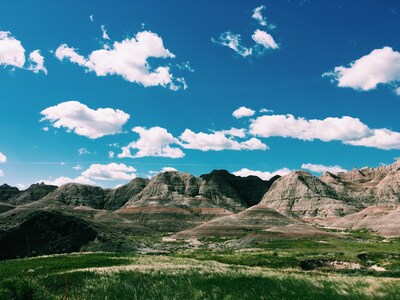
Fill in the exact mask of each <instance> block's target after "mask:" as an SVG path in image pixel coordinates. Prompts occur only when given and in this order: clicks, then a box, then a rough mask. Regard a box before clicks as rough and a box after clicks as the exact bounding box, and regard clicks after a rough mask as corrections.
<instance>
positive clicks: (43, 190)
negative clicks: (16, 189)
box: [8, 182, 57, 205]
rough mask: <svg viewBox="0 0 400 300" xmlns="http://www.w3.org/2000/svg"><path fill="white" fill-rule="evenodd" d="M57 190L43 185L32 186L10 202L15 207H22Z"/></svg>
mask: <svg viewBox="0 0 400 300" xmlns="http://www.w3.org/2000/svg"><path fill="white" fill-rule="evenodd" d="M56 189H57V186H55V185H47V184H44V183H43V182H42V183H36V184H32V185H31V186H30V187H29V188H28V189H26V190H25V191H21V192H20V193H19V194H18V195H16V196H14V197H13V198H11V199H10V200H9V201H8V202H9V203H11V204H13V205H21V204H25V203H29V202H32V201H37V200H40V199H42V198H43V197H45V196H46V195H48V194H49V193H51V192H53V191H54V190H56Z"/></svg>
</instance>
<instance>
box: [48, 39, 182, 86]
mask: <svg viewBox="0 0 400 300" xmlns="http://www.w3.org/2000/svg"><path fill="white" fill-rule="evenodd" d="M55 55H56V57H57V58H58V59H59V60H64V59H65V60H69V61H70V62H72V63H76V64H78V65H80V66H81V67H84V68H85V69H86V70H87V71H90V72H95V73H96V75H97V76H107V75H119V76H121V77H122V78H124V79H125V80H126V81H129V82H135V83H139V84H141V85H143V86H145V87H150V86H163V87H169V88H170V89H172V90H177V89H179V88H185V87H186V86H185V85H184V84H183V82H184V79H183V78H174V76H173V75H172V74H171V72H170V68H169V67H168V66H159V67H157V68H152V67H151V65H150V63H149V59H150V58H151V59H154V58H164V59H166V58H175V55H174V54H173V53H171V52H170V51H169V50H168V49H166V48H165V47H164V43H163V40H162V39H161V37H159V36H158V35H157V34H155V33H153V32H150V31H142V32H139V33H137V34H136V36H135V37H132V38H127V39H125V40H123V41H121V42H114V43H113V45H112V46H109V45H105V46H104V48H103V49H99V50H95V51H93V52H92V53H90V54H89V56H88V57H87V58H86V57H84V56H82V55H80V54H78V52H77V51H76V49H75V48H72V47H69V46H68V45H66V44H62V45H60V46H59V47H58V49H57V50H56V52H55ZM178 79H179V80H178Z"/></svg>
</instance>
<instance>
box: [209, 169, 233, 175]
mask: <svg viewBox="0 0 400 300" xmlns="http://www.w3.org/2000/svg"><path fill="white" fill-rule="evenodd" d="M210 174H213V175H231V173H229V172H228V171H227V170H224V169H222V170H212V171H211V173H210Z"/></svg>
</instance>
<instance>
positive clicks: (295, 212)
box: [261, 171, 357, 218]
mask: <svg viewBox="0 0 400 300" xmlns="http://www.w3.org/2000/svg"><path fill="white" fill-rule="evenodd" d="M348 202H349V201H345V200H344V199H341V197H340V196H339V194H338V192H337V191H336V190H335V189H334V188H332V187H331V186H329V185H328V184H327V183H325V182H323V181H322V180H320V179H318V178H317V177H315V176H313V175H311V174H310V173H308V172H305V171H294V172H291V173H290V174H288V175H286V176H283V177H281V178H279V179H278V180H276V181H275V182H274V184H272V186H271V188H270V189H269V191H268V192H267V193H266V194H265V195H264V197H263V199H262V200H261V204H263V205H266V206H267V207H269V208H272V209H275V210H277V211H279V212H281V213H283V214H285V215H288V216H298V217H301V218H327V217H335V216H344V215H347V214H350V213H354V212H356V211H357V208H356V207H355V206H354V205H352V203H348Z"/></svg>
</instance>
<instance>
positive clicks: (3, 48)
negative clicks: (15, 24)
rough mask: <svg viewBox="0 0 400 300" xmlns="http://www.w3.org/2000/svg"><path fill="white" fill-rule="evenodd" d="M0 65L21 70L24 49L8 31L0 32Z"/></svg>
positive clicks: (23, 62) (23, 61)
mask: <svg viewBox="0 0 400 300" xmlns="http://www.w3.org/2000/svg"><path fill="white" fill-rule="evenodd" d="M0 65H4V66H13V67H17V68H23V67H24V65H25V49H24V47H22V44H21V42H20V41H19V40H17V39H16V38H15V37H13V36H12V35H11V32H9V31H0Z"/></svg>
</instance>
